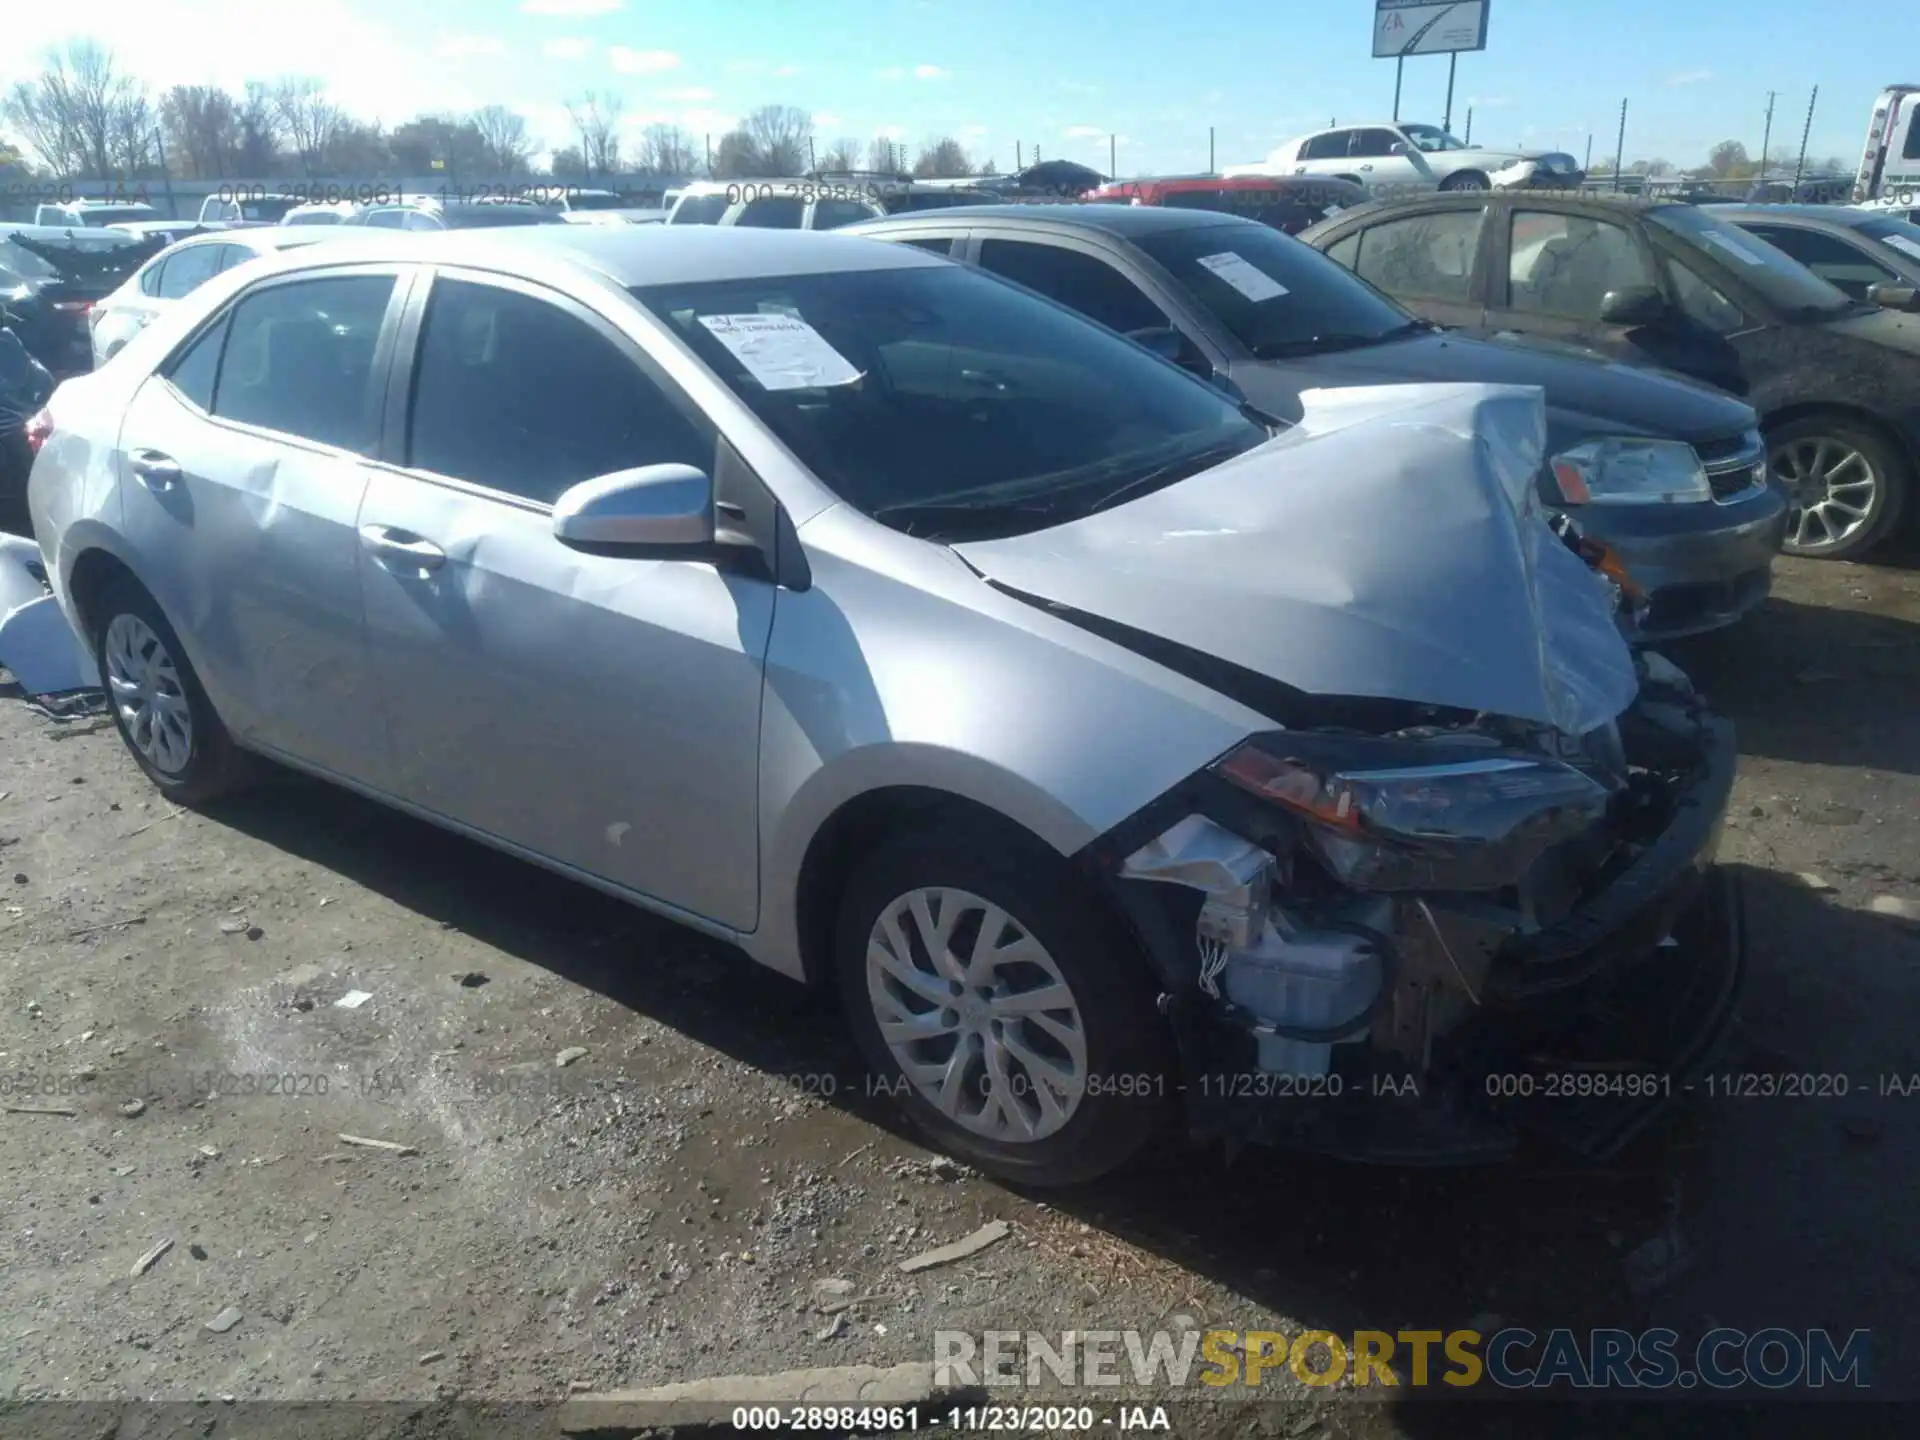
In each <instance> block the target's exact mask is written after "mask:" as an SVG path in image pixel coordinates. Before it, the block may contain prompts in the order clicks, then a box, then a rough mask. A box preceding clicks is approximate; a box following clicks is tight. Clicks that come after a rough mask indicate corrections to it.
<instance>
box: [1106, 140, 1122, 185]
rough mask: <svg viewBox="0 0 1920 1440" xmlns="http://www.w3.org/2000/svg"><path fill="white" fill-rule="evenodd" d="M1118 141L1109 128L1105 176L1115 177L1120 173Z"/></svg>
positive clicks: (1110, 178)
mask: <svg viewBox="0 0 1920 1440" xmlns="http://www.w3.org/2000/svg"><path fill="white" fill-rule="evenodd" d="M1119 150H1120V142H1119V137H1117V136H1116V135H1115V134H1114V133H1113V132H1112V131H1111V130H1109V131H1108V132H1107V178H1108V179H1109V180H1113V179H1117V178H1118V177H1119V174H1120V156H1119Z"/></svg>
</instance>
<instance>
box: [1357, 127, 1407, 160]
mask: <svg viewBox="0 0 1920 1440" xmlns="http://www.w3.org/2000/svg"><path fill="white" fill-rule="evenodd" d="M1400 143H1401V141H1400V137H1399V136H1398V135H1396V134H1394V133H1393V131H1391V130H1356V131H1354V132H1353V148H1352V149H1351V150H1349V151H1348V152H1347V153H1348V154H1349V155H1353V156H1355V157H1357V158H1359V159H1363V160H1374V159H1378V158H1379V157H1381V156H1384V155H1391V154H1392V153H1393V147H1394V146H1396V145H1398V144H1400Z"/></svg>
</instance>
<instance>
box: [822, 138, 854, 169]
mask: <svg viewBox="0 0 1920 1440" xmlns="http://www.w3.org/2000/svg"><path fill="white" fill-rule="evenodd" d="M859 168H860V142H859V141H858V140H836V141H834V142H833V144H831V145H829V146H828V147H827V148H826V149H825V150H823V151H822V152H821V153H820V169H822V170H824V171H829V172H831V171H834V170H858V169H859Z"/></svg>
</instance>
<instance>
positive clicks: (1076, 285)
mask: <svg viewBox="0 0 1920 1440" xmlns="http://www.w3.org/2000/svg"><path fill="white" fill-rule="evenodd" d="M980 265H981V268H982V269H985V270H991V271H993V272H994V274H996V275H1004V276H1006V278H1007V279H1009V280H1017V281H1019V282H1020V283H1021V284H1022V285H1025V286H1026V287H1027V288H1028V289H1030V290H1038V291H1039V292H1040V293H1041V294H1042V295H1045V296H1047V297H1049V298H1050V299H1054V300H1058V301H1059V302H1060V303H1061V304H1062V305H1065V306H1068V307H1069V308H1071V309H1074V310H1078V311H1079V312H1080V313H1081V314H1082V315H1085V316H1086V317H1088V318H1089V319H1091V320H1098V321H1099V322H1100V323H1101V324H1102V325H1105V326H1106V327H1107V328H1108V329H1110V330H1118V331H1120V332H1121V333H1122V334H1123V335H1124V334H1126V333H1128V332H1129V331H1133V330H1157V329H1160V328H1162V327H1164V326H1166V325H1167V324H1168V323H1169V322H1168V320H1167V317H1166V315H1165V314H1163V313H1162V312H1161V309H1160V307H1159V306H1158V305H1156V304H1154V303H1153V302H1152V301H1151V300H1149V299H1147V297H1146V296H1145V295H1143V294H1142V293H1141V292H1140V289H1139V287H1137V286H1136V285H1135V284H1134V283H1133V282H1132V281H1131V280H1129V279H1127V277H1126V276H1124V275H1122V274H1121V273H1120V272H1119V271H1118V270H1116V269H1114V268H1113V267H1112V266H1111V265H1109V264H1107V263H1106V262H1105V261H1104V260H1096V259H1095V258H1094V257H1093V256H1091V255H1087V254H1083V253H1081V252H1080V251H1078V250H1067V249H1063V248H1062V247H1061V246H1058V245H1033V244H1029V243H1027V242H1026V241H1023V240H988V241H986V242H985V243H983V244H982V245H981V247H980Z"/></svg>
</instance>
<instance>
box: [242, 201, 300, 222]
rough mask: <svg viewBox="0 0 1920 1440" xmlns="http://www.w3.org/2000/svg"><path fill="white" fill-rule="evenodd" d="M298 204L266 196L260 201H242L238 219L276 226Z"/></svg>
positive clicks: (297, 202)
mask: <svg viewBox="0 0 1920 1440" xmlns="http://www.w3.org/2000/svg"><path fill="white" fill-rule="evenodd" d="M299 203H300V202H299V201H298V200H290V199H287V198H285V197H281V196H268V197H266V198H265V199H261V200H242V201H241V202H240V218H241V219H242V220H253V221H257V222H259V223H261V224H264V225H278V224H279V223H280V221H281V220H282V219H284V218H285V216H286V213H287V212H288V211H289V210H291V209H293V207H294V206H296V205H298V204H299Z"/></svg>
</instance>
